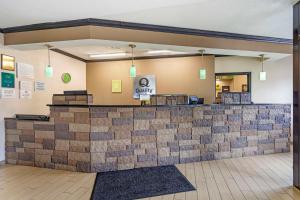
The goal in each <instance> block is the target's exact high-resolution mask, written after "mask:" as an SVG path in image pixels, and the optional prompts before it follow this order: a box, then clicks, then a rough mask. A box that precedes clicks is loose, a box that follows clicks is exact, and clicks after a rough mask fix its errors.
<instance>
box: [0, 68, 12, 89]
mask: <svg viewBox="0 0 300 200" xmlns="http://www.w3.org/2000/svg"><path fill="white" fill-rule="evenodd" d="M1 87H3V88H15V74H13V73H7V72H1Z"/></svg>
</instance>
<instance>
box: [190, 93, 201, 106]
mask: <svg viewBox="0 0 300 200" xmlns="http://www.w3.org/2000/svg"><path fill="white" fill-rule="evenodd" d="M189 104H190V105H192V104H204V98H199V97H197V96H194V95H192V96H189Z"/></svg>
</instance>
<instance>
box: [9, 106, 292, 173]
mask: <svg viewBox="0 0 300 200" xmlns="http://www.w3.org/2000/svg"><path fill="white" fill-rule="evenodd" d="M49 106H50V111H51V112H50V113H51V114H50V121H47V122H39V121H22V120H17V119H13V118H7V119H5V130H6V162H7V163H9V164H20V165H30V166H37V167H46V168H53V169H64V170H72V171H82V172H102V171H112V170H123V169H132V168H138V167H149V166H160V165H173V164H177V163H188V162H197V161H202V160H213V159H223V158H232V157H242V156H250V155H251V156H252V155H261V154H269V153H280V152H288V151H290V149H289V140H290V124H291V123H290V121H291V107H290V105H286V104H276V105H272V104H266V105H194V106H192V105H176V106H149V107H141V106H97V105H49Z"/></svg>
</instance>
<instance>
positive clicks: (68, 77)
mask: <svg viewBox="0 0 300 200" xmlns="http://www.w3.org/2000/svg"><path fill="white" fill-rule="evenodd" d="M61 80H62V81H63V82H64V83H69V82H70V81H71V80H72V77H71V74H69V73H63V74H62V75H61Z"/></svg>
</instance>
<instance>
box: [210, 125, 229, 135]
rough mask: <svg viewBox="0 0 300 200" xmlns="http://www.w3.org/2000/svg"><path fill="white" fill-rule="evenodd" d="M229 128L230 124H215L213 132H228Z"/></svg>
mask: <svg viewBox="0 0 300 200" xmlns="http://www.w3.org/2000/svg"><path fill="white" fill-rule="evenodd" d="M228 132H229V128H228V126H213V127H212V133H228Z"/></svg>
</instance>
